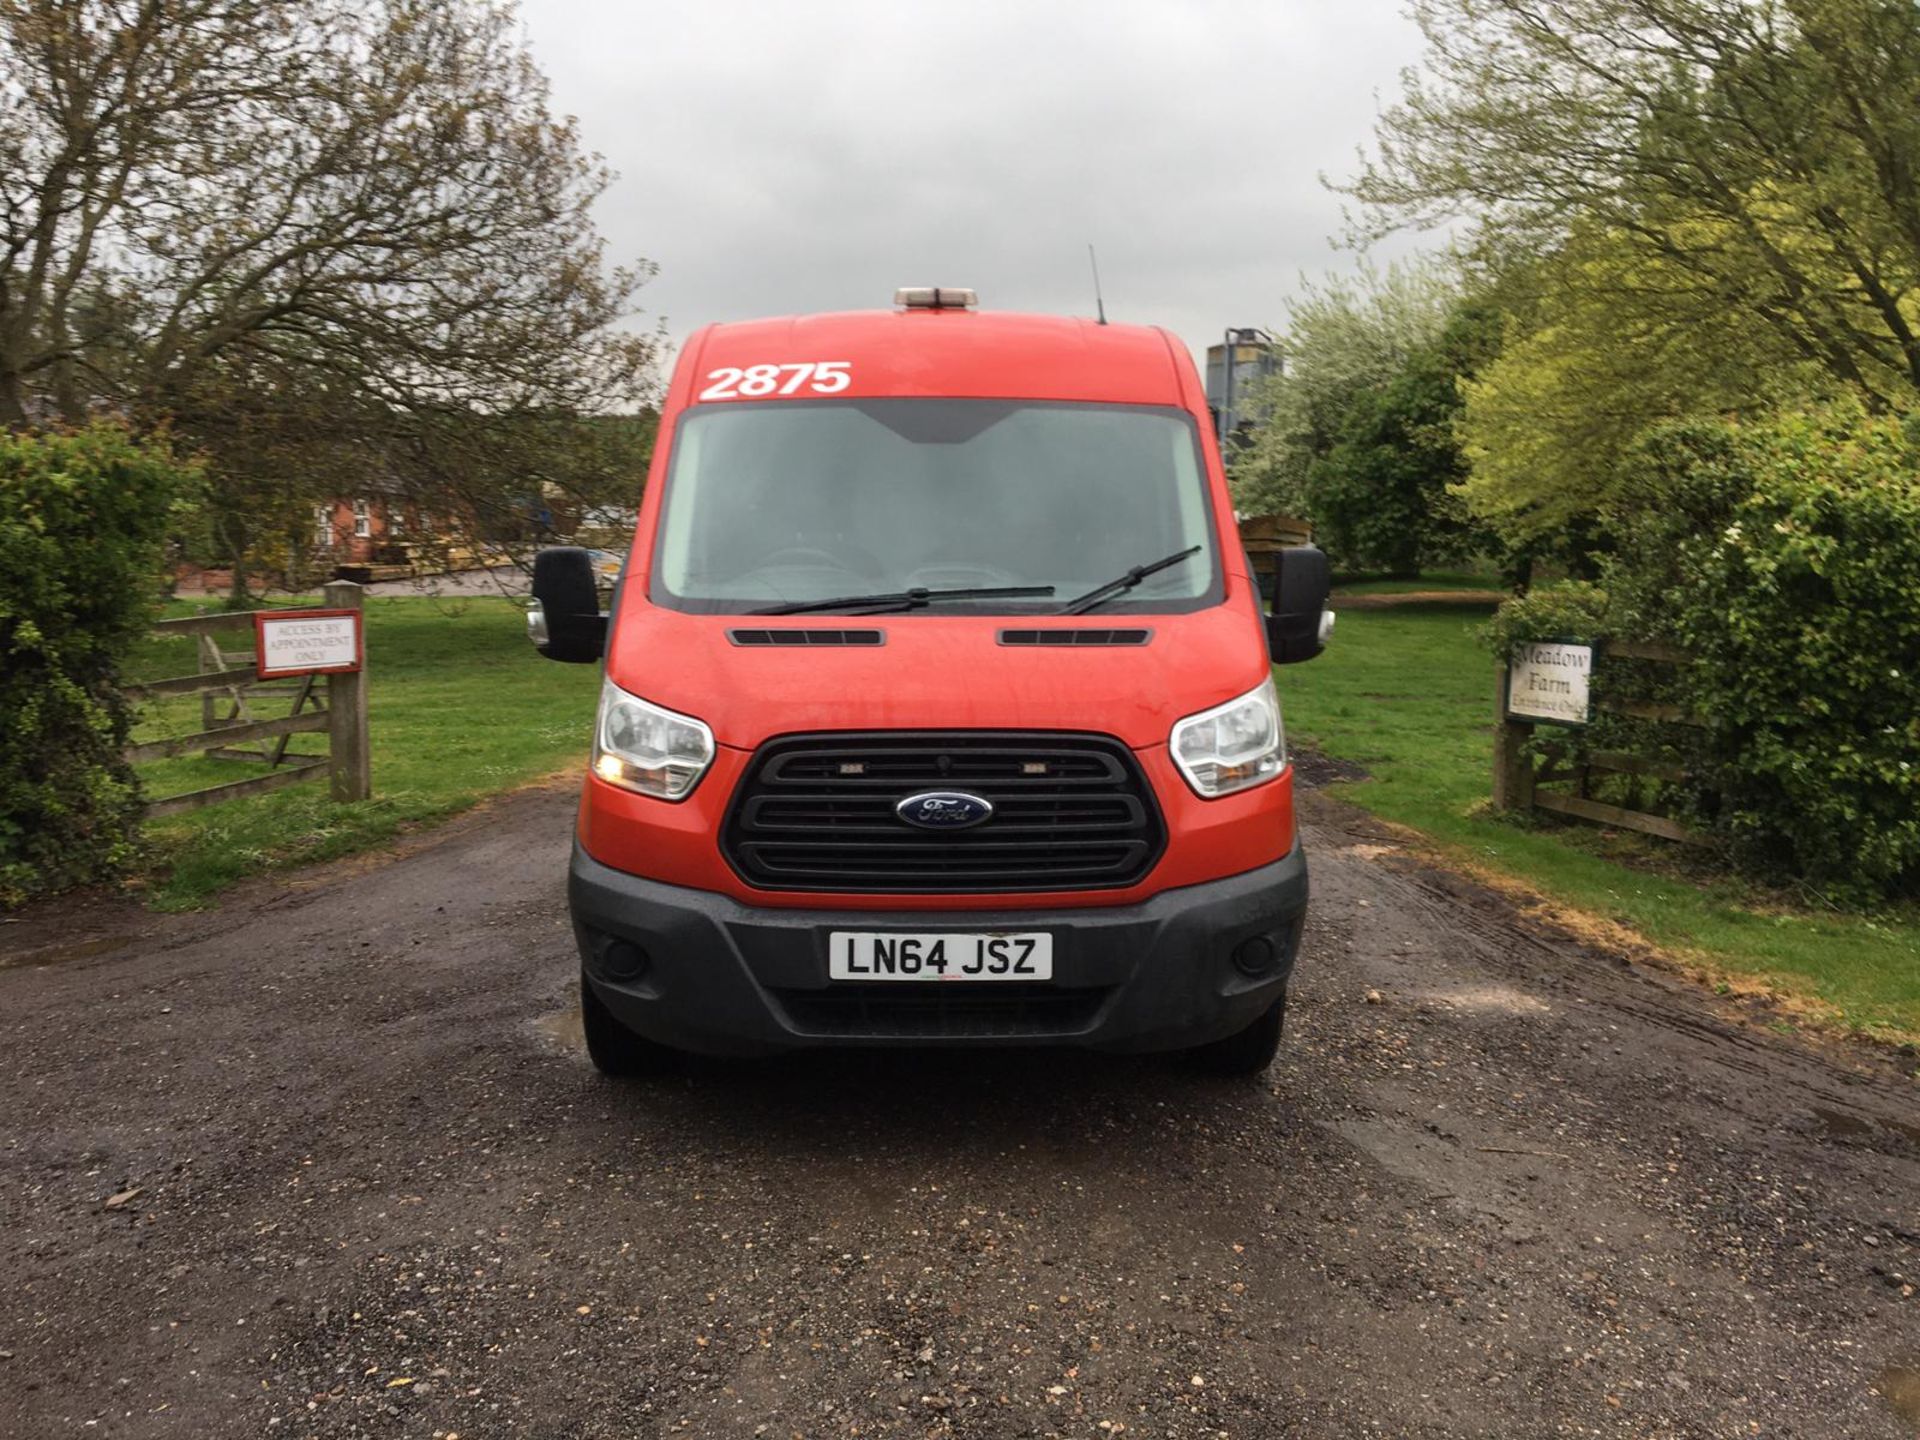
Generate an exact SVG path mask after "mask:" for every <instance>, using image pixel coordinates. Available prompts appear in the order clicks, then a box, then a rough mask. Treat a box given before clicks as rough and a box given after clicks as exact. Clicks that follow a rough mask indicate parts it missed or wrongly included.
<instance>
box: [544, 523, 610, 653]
mask: <svg viewBox="0 0 1920 1440" xmlns="http://www.w3.org/2000/svg"><path fill="white" fill-rule="evenodd" d="M527 638H528V639H529V640H531V641H533V648H534V649H536V650H538V651H539V652H540V653H541V654H542V655H544V656H546V657H547V659H549V660H564V661H567V662H568V663H569V664H573V665H591V664H592V663H593V662H594V661H596V660H598V659H599V658H600V656H601V653H602V652H603V651H604V650H605V649H606V648H607V617H606V613H605V612H604V611H602V610H601V608H600V589H599V586H598V585H597V584H596V583H595V581H594V578H593V559H592V557H591V556H590V555H588V554H587V552H586V551H585V550H582V549H580V548H578V547H577V546H573V545H557V546H555V547H554V548H552V549H550V550H542V551H541V552H540V553H539V554H538V555H536V556H534V557H533V603H532V604H531V605H529V606H528V607H527Z"/></svg>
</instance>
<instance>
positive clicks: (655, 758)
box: [593, 680, 713, 800]
mask: <svg viewBox="0 0 1920 1440" xmlns="http://www.w3.org/2000/svg"><path fill="white" fill-rule="evenodd" d="M712 763H713V731H711V730H709V729H708V728H707V727H706V726H705V725H703V724H702V723H701V722H700V721H698V720H696V719H694V718H693V717H692V716H691V715H677V714H675V713H674V712H673V711H671V710H663V709H661V708H660V707H659V706H658V705H650V704H648V703H647V702H646V701H645V700H642V699H641V698H640V697H639V696H638V695H629V694H628V693H627V692H626V691H624V690H622V689H621V688H620V687H619V686H618V685H616V684H614V683H613V682H612V681H611V680H608V681H605V682H603V683H602V684H601V686H600V715H599V718H598V719H596V720H595V721H594V724H593V773H594V774H596V775H598V776H599V777H600V778H601V779H602V780H605V781H606V782H607V783H608V784H609V785H620V786H624V787H625V788H626V789H628V790H637V791H638V792H639V793H640V794H642V795H653V796H657V797H658V798H660V799H662V800H684V799H686V798H687V796H688V795H689V794H690V793H692V790H693V787H694V786H695V785H697V784H699V783H700V777H701V776H702V775H704V774H706V773H707V766H709V765H711V764H712Z"/></svg>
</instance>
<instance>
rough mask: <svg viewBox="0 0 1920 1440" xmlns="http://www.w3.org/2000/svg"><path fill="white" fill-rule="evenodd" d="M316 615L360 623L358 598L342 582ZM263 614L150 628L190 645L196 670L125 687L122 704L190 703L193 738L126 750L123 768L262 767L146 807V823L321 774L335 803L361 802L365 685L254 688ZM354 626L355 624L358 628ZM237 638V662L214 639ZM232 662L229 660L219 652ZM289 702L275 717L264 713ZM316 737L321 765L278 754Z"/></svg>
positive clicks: (361, 594) (338, 678)
mask: <svg viewBox="0 0 1920 1440" xmlns="http://www.w3.org/2000/svg"><path fill="white" fill-rule="evenodd" d="M325 594H326V608H327V609H329V610H353V611H358V612H361V615H362V617H364V611H365V594H366V592H365V591H364V590H363V589H362V588H361V587H360V586H358V585H355V584H353V583H351V582H350V581H336V582H334V583H333V584H331V585H329V586H327V587H326V591H325ZM271 613H273V612H271V611H255V610H237V611H232V612H229V613H226V614H219V615H194V616H189V617H187V618H185V619H181V620H159V621H155V622H154V627H153V629H154V633H155V634H156V635H191V636H193V637H194V641H195V645H196V648H197V650H198V652H199V659H200V669H199V673H197V674H194V675H179V676H175V677H173V678H171V679H166V680H151V681H148V682H146V683H145V684H140V685H128V686H126V687H124V688H125V691H126V694H127V696H128V698H129V699H132V700H135V701H139V700H151V699H161V698H164V697H167V696H174V695H198V696H200V729H199V730H197V731H195V732H193V733H192V734H189V735H175V736H169V737H168V738H166V739H162V740H148V741H144V742H141V743H139V744H134V745H129V746H128V747H127V748H126V750H125V752H124V754H125V756H126V759H127V761H128V763H129V764H138V763H139V762H141V761H143V760H169V759H173V758H175V757H177V756H181V755H191V754H196V753H199V754H204V755H206V756H207V757H208V758H210V759H215V760H236V761H244V762H248V763H252V764H264V765H266V766H267V767H268V771H267V773H266V774H264V775H250V776H248V777H247V778H246V779H244V780H232V781H229V782H227V783H226V784H224V785H209V786H207V787H205V788H204V789H200V790H189V791H187V792H186V793H185V794H182V795H170V796H168V797H167V798H166V799H164V800H155V801H153V802H152V803H150V804H149V805H148V806H147V807H146V815H147V818H148V819H150V820H156V819H159V818H161V817H162V816H166V815H178V814H180V813H182V812H183V811H187V810H198V809H200V808H201V807H202V806H205V805H218V804H220V803H221V802H223V801H226V800H236V799H239V798H240V797H241V796H244V795H258V794H260V793H261V792H263V791H267V790H278V789H280V788H281V787H282V786H286V785H293V784H296V783H298V782H299V781H302V780H308V779H317V778H318V777H319V776H320V774H321V773H322V772H325V773H326V775H327V777H328V779H329V781H330V784H331V788H332V793H333V798H334V799H335V800H365V799H367V798H368V797H369V796H370V795H372V793H373V779H372V765H371V753H370V747H369V743H368V734H367V683H366V682H367V677H366V672H365V671H364V670H354V671H341V672H337V673H334V674H330V675H302V676H296V677H291V678H288V679H283V680H272V679H267V680H263V679H262V678H261V676H260V672H259V669H258V667H257V666H256V665H255V663H254V658H253V636H254V620H255V617H256V616H257V615H260V614H271ZM362 623H364V620H363V619H362ZM233 632H245V635H246V640H245V652H244V654H241V653H239V652H240V647H239V646H238V645H237V644H234V643H233V642H232V641H231V640H230V641H229V644H228V647H223V646H222V645H221V644H220V637H221V636H223V635H230V634H232V633H233ZM230 650H231V651H232V652H233V653H229V651H230ZM289 699H290V700H291V701H292V704H291V707H290V708H288V709H287V710H286V712H285V713H284V714H279V715H269V714H266V713H264V712H265V711H266V710H267V709H269V708H278V706H279V705H280V704H281V703H282V702H284V701H286V700H289ZM313 733H319V734H325V735H326V737H327V753H326V754H325V755H320V756H313V755H297V754H291V753H289V750H288V743H287V742H288V741H289V740H290V739H291V738H292V737H293V736H295V735H302V734H313Z"/></svg>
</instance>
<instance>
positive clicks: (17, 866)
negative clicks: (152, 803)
mask: <svg viewBox="0 0 1920 1440" xmlns="http://www.w3.org/2000/svg"><path fill="white" fill-rule="evenodd" d="M196 482H197V473H196V472H195V470H194V469H193V467H191V466H189V465H185V464H183V463H182V462H180V461H179V460H177V459H175V458H174V456H173V455H172V454H171V452H170V451H169V449H168V448H167V447H166V445H165V444H164V443H161V442H157V441H156V442H141V441H137V440H135V439H134V438H133V437H131V436H129V435H128V434H127V433H126V431H124V430H122V429H120V428H118V427H117V426H113V425H108V424H98V425H93V426H90V427H89V428H87V429H84V430H80V431H77V432H73V433H69V434H45V435H34V434H20V435H8V434H4V433H0V904H5V905H13V904H18V903H19V902H20V901H22V900H24V899H26V898H27V897H28V896H31V895H35V894H41V893H45V892H48V891H53V890H58V889H63V888H66V887H68V886H72V885H77V884H82V883H85V882H87V881H91V880H97V879H103V878H106V877H109V876H111V875H113V874H116V873H118V872H120V871H122V870H124V869H125V867H126V866H127V865H128V864H129V863H130V861H131V860H132V859H133V858H134V856H135V854H136V853H137V845H138V828H137V827H138V823H139V818H140V800H139V793H138V790H137V787H136V785H135V782H134V777H133V773H132V771H131V769H130V768H129V767H128V766H127V765H126V764H125V763H124V762H123V761H122V759H121V750H122V749H123V748H124V746H125V744H126V739H127V730H128V725H129V715H128V711H127V706H126V702H125V701H124V700H123V699H122V698H121V696H120V693H119V690H118V689H117V687H116V684H115V678H116V677H115V667H116V664H117V662H118V661H119V660H120V658H121V657H122V656H123V655H125V653H126V652H127V649H128V647H129V646H130V645H132V644H133V642H134V641H135V640H136V639H137V638H138V637H139V636H140V634H141V632H142V629H143V627H144V626H145V625H146V624H147V623H148V622H149V621H150V619H151V618H152V614H153V610H154V607H155V605H156V603H157V602H158V599H159V595H160V590H159V585H158V578H159V569H160V560H161V552H162V546H163V543H164V539H165V536H166V533H167V528H168V525H169V523H170V520H171V517H172V513H173V510H174V506H175V505H176V503H177V502H178V501H180V500H181V499H182V498H183V497H184V496H185V495H186V494H187V493H188V492H189V491H190V489H191V488H192V487H193V486H194V485H195V484H196Z"/></svg>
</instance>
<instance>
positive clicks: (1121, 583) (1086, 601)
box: [1057, 545, 1206, 615]
mask: <svg viewBox="0 0 1920 1440" xmlns="http://www.w3.org/2000/svg"><path fill="white" fill-rule="evenodd" d="M1205 548H1206V547H1205V546H1202V545H1195V546H1193V547H1192V548H1191V549H1187V550H1178V551H1175V552H1174V553H1173V554H1171V555H1163V556H1161V557H1160V559H1158V560H1155V561H1154V562H1153V563H1152V564H1150V565H1136V566H1134V567H1133V569H1131V570H1129V571H1127V573H1126V574H1124V575H1122V576H1121V577H1120V578H1119V579H1117V580H1109V581H1107V583H1106V584H1104V585H1096V586H1094V587H1093V589H1091V590H1089V591H1087V593H1086V594H1084V595H1082V596H1081V597H1080V598H1079V599H1077V600H1069V601H1068V602H1067V603H1066V604H1065V605H1063V606H1061V607H1060V609H1059V611H1058V612H1057V613H1058V614H1061V615H1078V614H1080V613H1082V612H1083V611H1087V610H1091V609H1092V608H1093V607H1094V606H1096V605H1100V604H1104V603H1105V602H1106V601H1108V600H1111V599H1113V597H1114V596H1116V595H1124V594H1126V593H1127V591H1129V590H1131V589H1133V587H1134V586H1136V585H1138V584H1139V583H1140V582H1141V581H1142V580H1144V579H1146V578H1147V577H1148V576H1149V575H1153V574H1157V573H1158V572H1159V571H1162V570H1166V569H1169V568H1170V567H1172V566H1175V565H1178V564H1179V563H1180V562H1181V561H1182V560H1191V559H1192V558H1193V557H1194V556H1195V555H1198V554H1199V553H1200V552H1201V551H1202V550H1203V549H1205Z"/></svg>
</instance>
